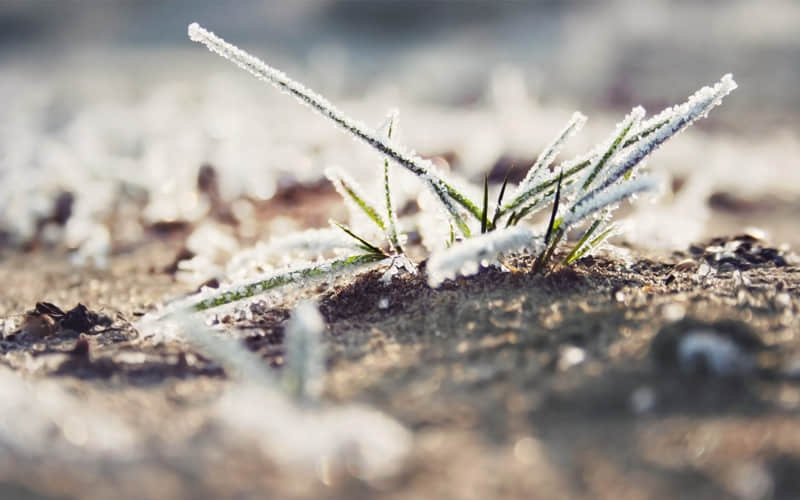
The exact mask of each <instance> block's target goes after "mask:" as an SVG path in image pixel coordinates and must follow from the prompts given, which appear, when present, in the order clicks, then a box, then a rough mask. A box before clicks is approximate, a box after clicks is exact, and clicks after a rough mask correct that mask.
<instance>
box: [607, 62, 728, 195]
mask: <svg viewBox="0 0 800 500" xmlns="http://www.w3.org/2000/svg"><path fill="white" fill-rule="evenodd" d="M736 86H737V85H736V82H735V81H733V77H732V76H731V75H730V74H728V75H725V76H723V77H722V79H721V80H720V81H719V82H718V83H717V84H716V85H714V87H703V88H702V89H700V90H698V91H697V92H695V94H694V95H692V96H691V97H690V98H689V100H688V101H687V102H685V103H684V104H681V105H678V106H675V107H673V108H671V109H668V110H666V111H664V112H662V113H661V114H659V115H657V117H658V119H659V120H660V122H665V123H664V125H661V126H660V127H659V128H658V129H656V130H655V131H654V132H652V133H649V134H648V135H646V136H645V137H644V138H643V139H641V140H639V141H638V142H636V143H634V144H632V145H631V146H629V147H628V148H626V149H624V150H623V151H621V152H620V154H619V155H618V157H617V158H615V159H614V160H613V162H612V164H611V165H609V167H608V175H607V176H606V178H605V179H604V180H603V182H601V183H600V187H599V188H600V189H602V188H605V187H607V186H610V185H611V184H613V183H614V182H615V181H617V180H618V179H620V178H621V177H622V176H624V175H625V174H627V173H628V172H629V171H631V169H633V168H634V167H635V166H636V165H637V164H638V163H639V162H640V161H642V159H644V157H645V156H647V155H649V154H650V153H652V152H653V151H654V150H655V149H656V148H658V147H659V146H660V145H661V144H663V143H664V141H666V140H667V139H669V138H670V137H672V136H673V135H675V134H677V133H678V132H680V131H682V130H684V129H685V128H686V127H688V126H689V125H691V124H692V123H694V122H695V121H696V120H697V119H698V118H700V117H704V116H706V115H707V114H708V112H709V111H710V110H711V109H712V108H714V107H715V106H717V105H719V104H720V103H721V102H722V99H723V98H724V97H725V96H726V95H728V94H729V93H731V92H732V91H733V90H734V89H736ZM650 122H651V120H649V121H648V123H650ZM643 130H647V129H643ZM639 133H642V131H640V132H639Z"/></svg>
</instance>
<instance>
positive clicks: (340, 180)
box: [325, 168, 386, 231]
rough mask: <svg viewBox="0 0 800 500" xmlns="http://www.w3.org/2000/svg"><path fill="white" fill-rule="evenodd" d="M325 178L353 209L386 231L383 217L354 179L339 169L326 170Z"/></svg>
mask: <svg viewBox="0 0 800 500" xmlns="http://www.w3.org/2000/svg"><path fill="white" fill-rule="evenodd" d="M325 176H326V177H327V178H328V180H330V181H331V183H332V184H333V185H334V187H335V188H336V191H337V192H338V193H339V194H340V195H341V196H342V198H344V199H345V201H348V202H350V204H351V206H352V207H354V208H356V209H358V210H361V211H362V212H364V214H365V215H366V216H367V217H368V218H369V219H370V220H371V221H372V222H374V223H375V225H376V226H378V227H379V228H380V229H381V230H382V231H386V223H385V222H384V221H383V217H381V215H380V214H379V213H378V210H377V209H376V208H375V207H374V206H372V204H371V203H370V202H369V201H367V197H366V196H365V195H364V192H363V190H362V189H361V187H360V186H359V185H358V183H357V182H356V181H355V180H354V179H352V178H351V177H350V176H349V175H347V174H346V173H344V172H342V171H341V170H339V169H337V168H328V169H326V170H325Z"/></svg>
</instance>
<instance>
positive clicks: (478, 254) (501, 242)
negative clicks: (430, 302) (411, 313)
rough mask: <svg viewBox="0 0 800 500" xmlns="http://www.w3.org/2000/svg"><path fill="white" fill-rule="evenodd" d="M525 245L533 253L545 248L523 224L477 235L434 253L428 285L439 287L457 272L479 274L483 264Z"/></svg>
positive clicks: (485, 264) (428, 268)
mask: <svg viewBox="0 0 800 500" xmlns="http://www.w3.org/2000/svg"><path fill="white" fill-rule="evenodd" d="M523 248H526V249H530V250H532V251H534V252H537V251H541V249H542V242H541V237H540V236H538V237H537V236H536V235H535V234H534V233H533V232H532V231H531V229H530V228H527V227H524V226H517V227H513V228H508V229H501V230H497V231H493V232H490V233H485V234H482V235H480V236H475V237H473V238H470V239H468V240H465V241H463V242H461V243H459V244H457V245H453V246H452V247H450V248H448V249H447V250H443V251H441V252H438V253H435V254H433V255H432V256H431V258H430V259H429V260H428V266H427V272H428V284H429V285H430V286H432V287H438V286H439V285H441V284H442V283H443V282H444V281H445V280H447V279H454V278H455V277H456V276H458V275H461V276H470V275H473V274H477V272H478V271H479V270H480V268H481V267H486V266H488V265H490V264H493V263H495V262H496V259H497V257H498V256H499V255H500V254H502V253H503V252H508V251H512V250H521V249H523Z"/></svg>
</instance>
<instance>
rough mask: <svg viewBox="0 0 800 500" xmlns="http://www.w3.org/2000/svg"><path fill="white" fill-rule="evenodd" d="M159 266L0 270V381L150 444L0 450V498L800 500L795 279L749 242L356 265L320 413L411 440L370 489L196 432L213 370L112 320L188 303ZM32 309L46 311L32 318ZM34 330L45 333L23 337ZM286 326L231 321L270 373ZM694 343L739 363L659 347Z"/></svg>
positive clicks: (123, 258) (44, 260) (35, 257)
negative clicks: (437, 264) (374, 267)
mask: <svg viewBox="0 0 800 500" xmlns="http://www.w3.org/2000/svg"><path fill="white" fill-rule="evenodd" d="M731 241H733V243H731ZM724 249H727V250H724ZM179 251H180V243H179V241H177V240H176V239H172V240H171V239H162V240H159V241H157V242H154V243H151V244H148V245H145V246H143V247H140V248H138V249H136V250H134V251H132V252H130V253H128V254H125V255H120V256H117V257H116V258H115V259H113V260H112V263H113V264H112V266H111V268H110V269H109V270H108V271H88V270H77V269H75V268H72V267H71V266H69V265H68V264H66V263H65V262H66V261H65V260H64V256H63V255H53V254H47V253H44V252H39V253H33V254H16V253H6V254H5V255H4V257H3V260H2V263H0V280H2V282H3V283H6V284H7V288H6V289H7V291H8V292H9V293H6V294H3V296H2V297H0V317H3V318H5V319H6V320H7V321H9V322H14V324H16V325H22V324H27V325H28V327H29V328H28V329H29V330H30V331H35V332H38V333H37V334H36V335H34V334H32V333H30V331H29V332H28V333H11V334H9V332H8V331H7V335H6V338H4V339H3V340H2V341H0V352H2V364H3V365H5V366H6V367H8V368H4V369H11V370H13V371H14V372H17V373H19V374H21V375H23V377H24V378H26V379H29V380H53V381H55V382H56V383H57V384H58V385H59V386H60V387H62V388H64V389H65V390H66V391H68V392H69V393H70V394H75V395H78V396H79V398H80V399H81V400H83V401H86V402H87V404H91V405H93V407H95V408H98V407H99V408H103V409H105V410H107V411H108V412H109V413H110V414H112V415H115V416H116V417H115V418H119V419H121V420H122V421H124V422H126V423H128V424H130V425H131V426H133V428H135V429H136V430H137V432H139V433H141V434H143V435H145V436H148V439H150V440H152V443H151V444H149V445H148V453H147V455H146V456H147V458H146V459H139V460H133V461H130V462H127V463H125V464H124V465H117V464H113V463H109V464H106V465H105V466H103V465H98V464H91V463H86V462H82V461H80V460H78V459H76V460H74V461H71V460H64V459H63V457H62V458H59V457H53V458H52V459H48V457H47V456H26V455H25V453H20V452H19V451H18V450H17V451H15V450H13V449H8V450H5V451H4V453H3V454H2V466H0V493H2V494H0V497H3V498H108V497H109V495H110V494H111V492H113V496H114V497H116V498H148V497H149V498H167V497H175V498H223V497H225V498H227V497H235V498H266V497H269V498H293V497H314V498H319V497H325V498H375V497H382V498H678V497H680V498H797V497H799V496H800V482H798V480H797V477H798V473H800V440H798V438H797V436H800V419H798V418H797V413H798V406H800V385H798V379H799V378H800V369H798V366H799V365H800V347H798V346H800V343H799V342H798V335H800V319H798V316H797V312H798V307H800V300H799V298H800V293H798V290H800V267H797V265H795V264H794V263H793V261H792V256H791V255H788V254H784V253H782V252H779V251H777V250H774V249H770V248H769V245H768V244H766V243H764V242H759V241H757V240H754V239H753V238H749V237H741V238H725V239H718V240H716V241H710V242H705V243H704V244H699V245H695V246H693V247H691V248H689V249H687V251H686V252H685V253H676V254H674V255H671V256H665V257H659V258H652V259H649V258H647V257H646V256H642V255H639V256H636V258H635V259H634V260H633V262H632V263H627V264H626V263H624V262H623V261H621V260H619V259H617V258H613V257H604V258H601V257H596V258H586V259H583V260H581V261H580V262H579V263H578V264H577V265H576V266H574V267H572V268H569V269H560V270H556V271H554V272H552V273H550V274H548V275H545V276H542V275H534V274H533V273H532V272H531V262H530V259H528V258H525V257H520V258H515V259H511V260H509V262H508V264H509V267H510V268H513V271H512V272H500V271H497V270H491V269H490V270H484V271H482V272H481V274H479V275H478V276H476V277H473V278H470V279H459V280H458V281H456V282H454V283H449V284H446V285H445V286H443V287H442V288H440V289H438V290H432V289H430V288H428V287H427V285H426V284H425V283H424V280H423V279H422V278H419V277H416V278H415V277H404V278H401V279H396V280H395V282H394V284H393V285H391V286H388V285H386V284H384V283H382V282H381V281H380V279H379V276H380V275H379V273H377V272H373V273H368V274H366V275H362V276H361V277H358V278H357V279H355V280H354V281H353V282H352V283H347V284H345V285H340V286H338V287H337V288H335V289H333V290H329V291H327V292H325V293H324V294H323V296H322V299H321V302H320V305H321V312H322V313H323V315H324V317H325V319H326V322H327V323H328V326H327V330H326V334H325V336H326V339H327V342H328V354H329V359H328V366H329V374H328V377H327V384H326V391H325V397H324V399H325V400H327V401H329V402H333V403H335V402H359V403H366V404H369V405H371V406H372V407H375V408H377V409H379V410H381V411H384V412H386V413H387V414H389V415H391V416H392V417H394V418H396V419H397V420H398V421H399V422H400V423H401V424H403V425H404V426H405V427H406V428H407V429H409V430H410V431H411V432H412V433H413V445H412V449H411V453H410V456H409V457H408V458H407V460H406V461H405V463H404V465H403V466H402V468H401V470H400V472H398V473H397V474H394V475H393V476H391V477H389V478H384V479H381V480H379V481H374V480H369V481H367V480H363V479H359V478H358V477H356V476H354V475H353V474H350V473H348V471H347V470H345V469H342V470H339V469H334V470H327V469H326V470H322V469H321V470H320V471H319V472H318V473H317V474H309V473H308V472H302V471H300V472H298V471H293V470H290V469H286V468H281V467H277V466H276V465H275V464H274V463H272V462H271V461H270V460H268V459H266V458H264V455H263V454H262V453H260V452H259V450H258V449H256V447H253V446H242V445H241V444H240V443H235V442H233V441H230V442H229V441H228V440H227V439H226V437H225V435H224V434H221V433H220V431H219V429H215V427H214V424H213V422H212V420H211V419H210V417H209V415H208V412H209V410H208V408H209V404H210V402H212V401H214V400H215V398H217V397H219V394H220V392H221V391H222V390H223V389H224V387H225V386H226V384H229V383H230V380H229V378H228V377H227V376H226V374H225V373H224V371H223V370H222V368H220V367H219V366H218V365H217V364H216V363H215V362H214V361H212V360H210V359H208V358H207V357H205V356H204V355H203V353H201V352H198V351H196V350H194V349H191V348H188V347H187V346H185V345H183V344H181V343H179V342H175V341H173V342H170V343H166V344H164V343H161V344H155V343H153V342H152V341H150V340H143V339H142V338H141V336H140V335H139V334H138V332H137V331H136V330H135V329H134V328H133V326H132V325H131V323H132V322H134V321H135V320H136V319H137V318H138V317H139V316H140V315H141V314H143V313H144V312H145V311H147V310H148V309H149V308H150V307H151V305H152V304H153V303H155V302H158V301H160V300H161V299H163V298H164V297H169V296H177V295H180V294H182V293H186V292H189V291H191V290H187V289H186V285H182V284H180V283H177V282H175V280H174V277H173V276H172V275H171V274H170V273H168V272H166V271H165V269H167V268H168V267H169V264H170V262H171V261H172V260H174V258H175V255H176V254H177V253H178V252H179ZM726 251H727V253H725V252H726ZM9 284H11V285H9ZM382 299H386V300H382ZM37 302H40V303H41V302H48V303H51V304H49V305H41V304H40V306H39V310H38V313H37V312H36V311H34V307H35V305H36V303H37ZM78 303H81V304H84V305H85V306H86V308H87V309H86V311H88V312H92V313H95V314H96V316H92V317H90V318H89V319H91V320H92V321H88V322H87V321H83V322H78V323H77V324H76V323H75V322H74V321H73V322H72V323H68V324H67V326H70V327H72V328H67V327H66V326H65V325H64V324H62V323H63V322H64V321H65V320H64V316H62V314H64V313H68V312H70V311H72V310H73V307H75V306H76V304H78ZM52 306H55V307H57V308H58V309H60V311H57V310H52V309H48V307H52ZM26 311H28V312H30V314H28V315H27V316H24V313H25V312H26ZM80 311H83V310H79V312H80ZM37 316H38V317H39V318H41V317H46V318H49V320H47V321H44V323H45V324H44V325H43V326H41V327H40V329H39V330H36V329H33V328H31V327H30V323H29V322H31V321H34V320H35V319H36V318H37ZM287 317H288V311H286V310H280V309H279V310H269V311H262V312H261V313H260V314H257V315H256V316H255V317H253V318H252V319H247V320H243V319H240V320H233V321H232V324H231V325H230V328H231V331H234V330H238V331H239V333H238V335H239V336H241V337H243V338H244V339H245V341H244V342H245V344H246V345H247V346H248V347H249V348H250V349H252V350H254V351H257V352H258V353H260V354H261V355H262V356H263V358H264V359H265V363H269V364H271V365H272V366H274V367H280V366H281V365H282V363H283V357H282V356H283V328H284V322H285V320H286V319H287ZM46 318H45V319H46ZM81 318H83V319H84V320H86V317H85V315H83V316H81ZM26 322H28V323H26ZM73 328H74V329H73ZM76 329H77V330H81V329H83V330H85V331H76ZM693 329H694V330H702V331H705V332H708V331H711V332H714V334H715V335H718V336H719V337H720V338H727V339H733V340H732V342H734V344H735V345H736V346H739V347H738V348H740V349H741V353H740V354H742V353H743V354H742V356H745V357H746V359H747V360H748V363H749V364H748V363H745V364H740V365H737V366H738V367H737V368H735V369H733V372H732V373H727V374H726V373H722V372H720V371H719V370H716V369H715V367H714V365H713V361H712V360H711V358H710V354H709V357H704V356H703V355H701V356H698V357H696V358H695V359H692V360H690V361H691V362H692V364H690V365H687V364H686V363H683V364H682V361H681V360H680V356H679V355H678V354H676V352H677V351H676V349H679V348H678V347H677V346H679V345H680V342H681V341H682V339H683V338H684V337H685V336H687V335H689V334H691V332H692V331H693ZM659 331H661V333H660V334H659ZM657 334H658V340H657V341H655V342H654V338H656V336H657ZM706 354H708V353H706ZM276 369H277V368H276ZM6 425H8V426H13V425H14V423H13V422H6ZM57 431H58V430H57V429H56V431H55V432H57ZM187 443H192V445H193V446H194V448H193V449H196V450H199V451H198V452H197V453H193V456H192V457H191V460H189V459H188V458H187V456H186V455H185V453H181V452H179V451H176V450H180V449H181V448H182V447H185V446H187ZM198 443H199V444H198Z"/></svg>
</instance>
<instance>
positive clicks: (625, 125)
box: [581, 106, 644, 190]
mask: <svg viewBox="0 0 800 500" xmlns="http://www.w3.org/2000/svg"><path fill="white" fill-rule="evenodd" d="M643 117H644V108H643V107H641V106H637V107H635V108H633V110H632V111H631V112H630V114H629V115H628V116H626V117H625V119H624V120H623V121H622V122H621V123H620V124H619V125H618V126H617V130H616V132H615V133H616V137H615V138H614V139H613V140H612V141H610V144H609V147H608V149H607V150H606V152H605V153H604V154H603V155H602V156H601V157H599V158H598V160H597V163H596V164H595V165H594V167H593V168H592V170H591V171H590V172H589V175H587V176H586V180H585V181H584V182H583V186H581V189H584V190H586V189H588V188H589V186H590V185H591V184H592V181H593V180H594V179H595V177H597V174H599V173H600V171H601V170H603V167H604V166H605V165H606V163H607V162H608V160H609V159H610V158H611V157H612V156H613V155H614V154H615V153H616V152H617V151H618V150H619V148H620V145H621V144H622V141H623V140H624V139H625V137H626V136H627V135H628V133H629V132H630V131H631V130H632V129H634V128H636V127H638V126H639V122H640V121H641V119H642V118H643Z"/></svg>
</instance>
